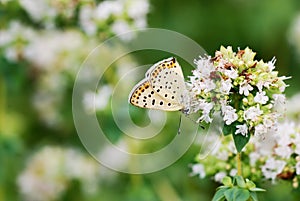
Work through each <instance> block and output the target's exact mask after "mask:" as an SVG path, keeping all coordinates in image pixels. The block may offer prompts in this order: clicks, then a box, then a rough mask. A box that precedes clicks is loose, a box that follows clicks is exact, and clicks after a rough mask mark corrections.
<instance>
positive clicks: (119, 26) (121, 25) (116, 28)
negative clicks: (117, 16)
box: [111, 20, 134, 41]
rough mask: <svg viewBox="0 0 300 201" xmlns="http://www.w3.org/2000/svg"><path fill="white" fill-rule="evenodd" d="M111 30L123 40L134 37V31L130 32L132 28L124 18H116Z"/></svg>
mask: <svg viewBox="0 0 300 201" xmlns="http://www.w3.org/2000/svg"><path fill="white" fill-rule="evenodd" d="M111 30H112V32H113V33H115V34H116V35H119V37H120V38H121V39H123V40H125V41H129V40H131V39H132V38H133V37H134V33H133V32H130V31H132V29H131V28H130V25H129V24H128V22H126V21H125V20H118V21H116V22H114V23H113V24H112V27H111Z"/></svg>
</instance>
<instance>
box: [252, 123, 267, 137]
mask: <svg viewBox="0 0 300 201" xmlns="http://www.w3.org/2000/svg"><path fill="white" fill-rule="evenodd" d="M267 132H268V128H267V127H265V125H263V124H258V125H257V126H255V130H254V135H256V136H264V135H265V134H267Z"/></svg>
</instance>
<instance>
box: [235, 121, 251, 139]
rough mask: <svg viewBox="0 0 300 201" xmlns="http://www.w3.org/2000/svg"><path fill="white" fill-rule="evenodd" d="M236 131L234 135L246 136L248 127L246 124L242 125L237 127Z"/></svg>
mask: <svg viewBox="0 0 300 201" xmlns="http://www.w3.org/2000/svg"><path fill="white" fill-rule="evenodd" d="M236 128H237V130H236V131H235V134H241V135H243V136H246V137H247V136H248V126H247V125H246V124H243V125H237V126H236Z"/></svg>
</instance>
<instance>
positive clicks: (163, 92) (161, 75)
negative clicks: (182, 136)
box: [146, 57, 186, 109]
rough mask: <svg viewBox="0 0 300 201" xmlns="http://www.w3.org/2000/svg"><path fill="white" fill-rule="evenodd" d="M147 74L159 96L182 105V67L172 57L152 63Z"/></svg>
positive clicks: (184, 88) (183, 83)
mask: <svg viewBox="0 0 300 201" xmlns="http://www.w3.org/2000/svg"><path fill="white" fill-rule="evenodd" d="M147 76H148V77H149V78H148V79H149V80H150V84H151V86H152V88H153V89H154V91H155V92H156V93H157V94H158V95H159V96H161V97H162V98H164V99H166V100H168V101H169V102H171V103H173V104H177V105H182V103H183V101H182V99H183V94H184V92H185V90H186V87H185V82H184V76H183V73H182V69H181V67H180V65H179V63H178V62H177V61H176V59H175V58H174V57H171V58H168V59H165V60H163V61H161V62H158V63H156V64H154V65H153V66H152V67H151V68H150V69H149V70H148V71H147V73H146V77H147ZM182 108H183V106H182V107H181V109H182Z"/></svg>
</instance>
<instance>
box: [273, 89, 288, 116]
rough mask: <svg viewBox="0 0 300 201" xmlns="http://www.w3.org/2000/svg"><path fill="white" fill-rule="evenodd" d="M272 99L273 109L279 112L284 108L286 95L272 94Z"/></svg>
mask: <svg viewBox="0 0 300 201" xmlns="http://www.w3.org/2000/svg"><path fill="white" fill-rule="evenodd" d="M272 97H273V99H274V102H273V104H274V109H275V110H276V111H278V112H280V113H283V112H284V111H285V110H286V97H285V95H284V94H273V96H272Z"/></svg>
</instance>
